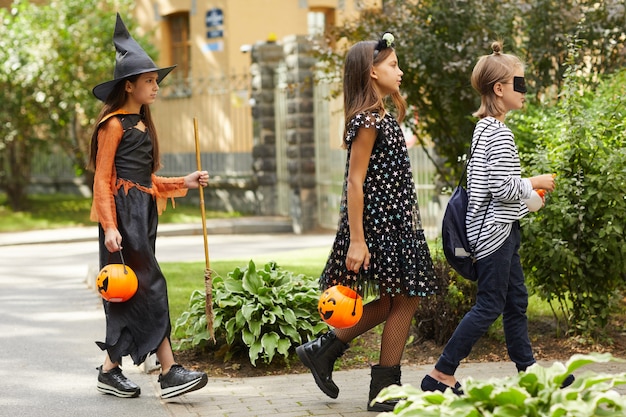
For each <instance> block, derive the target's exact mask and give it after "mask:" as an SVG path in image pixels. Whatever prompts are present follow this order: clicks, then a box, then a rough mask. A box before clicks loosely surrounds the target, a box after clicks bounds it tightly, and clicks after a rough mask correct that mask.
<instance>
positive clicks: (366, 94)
mask: <svg viewBox="0 0 626 417" xmlns="http://www.w3.org/2000/svg"><path fill="white" fill-rule="evenodd" d="M377 44H378V42H376V41H362V42H358V43H356V44H354V45H353V46H352V47H351V48H350V50H349V51H348V53H347V54H346V61H345V63H344V68H343V107H344V117H345V123H346V130H347V125H348V123H349V122H350V120H352V118H353V117H354V116H355V115H357V114H359V113H363V112H370V111H380V112H383V113H384V112H385V97H383V96H381V95H380V94H379V92H378V90H377V89H376V88H375V87H374V81H373V80H372V77H371V76H370V74H371V72H372V67H374V66H375V65H378V64H379V63H381V62H383V61H384V60H385V59H387V57H388V56H389V54H391V52H392V51H393V48H391V47H389V48H384V49H380V50H378V53H377V54H374V50H375V47H376V45H377ZM390 97H391V100H392V102H393V104H394V107H395V109H396V112H397V115H396V119H397V120H398V122H402V120H404V116H405V115H406V101H405V100H404V97H402V95H401V94H400V93H399V92H395V93H393V94H391V96H390ZM344 139H345V133H344Z"/></svg>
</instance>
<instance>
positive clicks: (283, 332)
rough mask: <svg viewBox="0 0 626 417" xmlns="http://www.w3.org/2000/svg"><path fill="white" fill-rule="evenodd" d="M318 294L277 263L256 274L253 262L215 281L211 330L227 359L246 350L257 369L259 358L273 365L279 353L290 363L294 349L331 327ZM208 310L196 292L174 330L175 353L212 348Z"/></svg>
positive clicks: (314, 286)
mask: <svg viewBox="0 0 626 417" xmlns="http://www.w3.org/2000/svg"><path fill="white" fill-rule="evenodd" d="M319 295H320V292H319V289H318V282H317V279H313V278H311V277H307V276H305V275H297V276H294V275H293V273H291V272H290V271H285V270H282V269H280V268H279V267H278V265H276V263H274V262H269V263H267V264H265V266H264V267H263V269H262V270H258V271H257V269H256V266H255V264H254V262H252V261H250V262H249V264H248V267H247V268H243V269H241V268H236V269H235V270H234V271H232V272H229V273H228V275H227V276H226V277H221V276H215V277H214V278H213V311H214V321H213V325H214V329H215V337H216V340H217V344H218V348H219V350H220V351H222V352H226V353H225V354H224V360H225V361H228V360H229V359H230V358H232V356H233V355H234V354H235V353H237V352H241V351H242V350H243V351H247V352H248V356H249V358H250V363H252V365H255V366H256V361H257V360H258V359H259V357H260V358H262V359H263V361H264V362H265V363H271V362H272V360H273V359H274V356H275V355H276V353H279V354H281V355H282V356H283V358H284V360H285V362H288V358H289V352H290V351H293V349H292V347H293V348H295V346H298V345H300V344H301V343H302V342H304V341H306V340H309V339H311V338H312V337H313V336H315V335H317V334H318V333H320V332H321V331H322V330H324V329H326V328H327V326H326V324H325V323H324V322H323V321H322V320H321V319H320V317H319V314H318V313H317V303H318V300H319ZM205 305H206V301H205V294H204V292H202V291H194V292H193V294H192V295H191V298H190V300H189V309H188V310H187V311H185V312H183V313H182V314H181V316H180V318H179V319H178V320H177V321H176V323H175V326H174V331H173V334H174V337H175V338H178V339H179V343H178V344H177V346H176V347H177V348H182V347H185V346H188V347H194V348H195V347H199V348H207V347H208V346H209V344H210V340H211V338H210V335H209V332H208V330H207V322H206V314H205Z"/></svg>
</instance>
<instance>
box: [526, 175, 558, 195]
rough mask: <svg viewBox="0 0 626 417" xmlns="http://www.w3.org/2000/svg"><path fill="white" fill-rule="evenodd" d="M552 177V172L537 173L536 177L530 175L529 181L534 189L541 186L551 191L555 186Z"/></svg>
mask: <svg viewBox="0 0 626 417" xmlns="http://www.w3.org/2000/svg"><path fill="white" fill-rule="evenodd" d="M554 177H555V175H554V174H543V175H537V176H536V177H532V178H531V179H530V182H531V184H532V185H533V188H534V189H539V188H541V189H543V190H546V191H550V192H552V191H554V187H555V186H556V183H555V181H554Z"/></svg>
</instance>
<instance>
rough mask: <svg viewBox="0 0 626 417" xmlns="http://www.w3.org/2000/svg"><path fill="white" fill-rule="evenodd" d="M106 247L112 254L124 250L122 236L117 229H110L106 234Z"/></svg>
mask: <svg viewBox="0 0 626 417" xmlns="http://www.w3.org/2000/svg"><path fill="white" fill-rule="evenodd" d="M104 246H106V248H107V250H108V251H109V252H111V253H113V252H117V251H119V250H122V235H121V234H120V232H119V230H117V229H115V228H112V227H110V228H108V229H107V230H106V231H105V232H104Z"/></svg>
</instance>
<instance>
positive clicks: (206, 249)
mask: <svg viewBox="0 0 626 417" xmlns="http://www.w3.org/2000/svg"><path fill="white" fill-rule="evenodd" d="M193 133H194V137H195V140H196V163H197V165H198V171H202V163H201V161H200V138H199V136H198V119H197V118H195V117H194V118H193ZM198 191H200V212H201V213H202V236H203V237H204V260H205V263H206V269H209V268H210V263H209V243H208V241H207V235H206V213H205V210H204V189H203V187H202V186H201V185H199V184H198Z"/></svg>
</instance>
